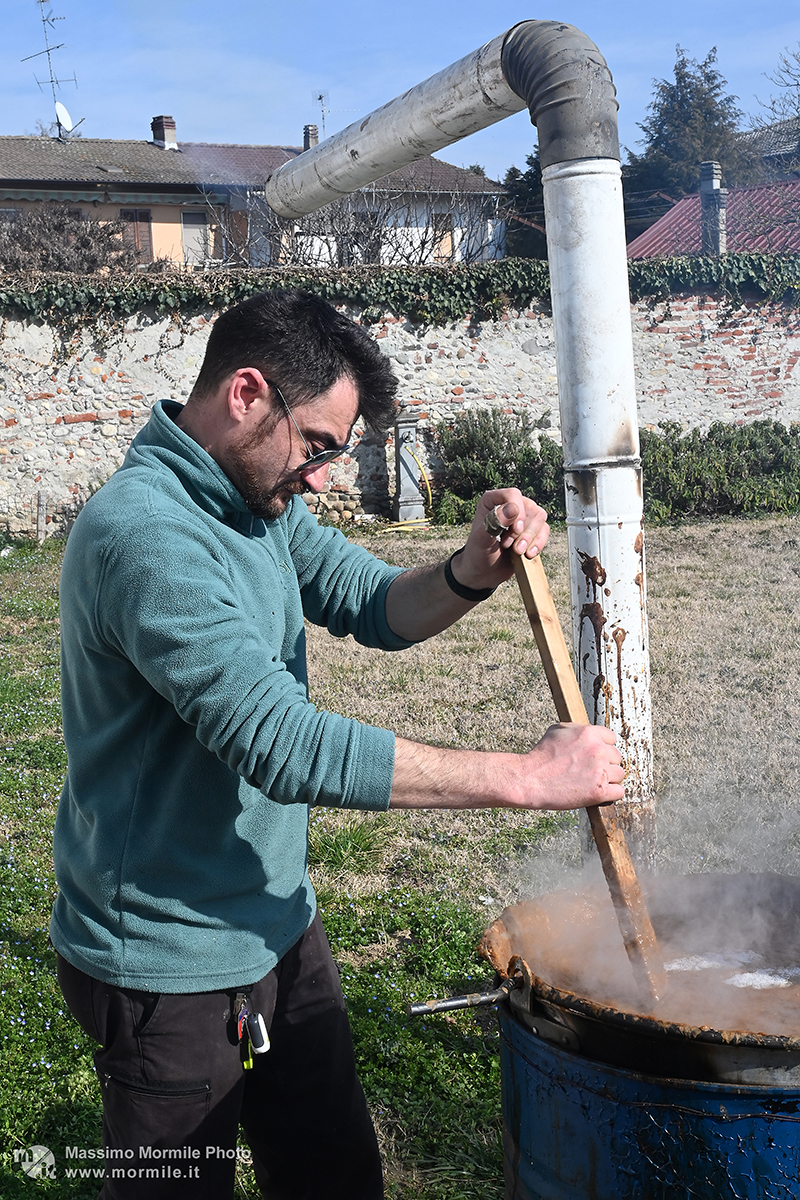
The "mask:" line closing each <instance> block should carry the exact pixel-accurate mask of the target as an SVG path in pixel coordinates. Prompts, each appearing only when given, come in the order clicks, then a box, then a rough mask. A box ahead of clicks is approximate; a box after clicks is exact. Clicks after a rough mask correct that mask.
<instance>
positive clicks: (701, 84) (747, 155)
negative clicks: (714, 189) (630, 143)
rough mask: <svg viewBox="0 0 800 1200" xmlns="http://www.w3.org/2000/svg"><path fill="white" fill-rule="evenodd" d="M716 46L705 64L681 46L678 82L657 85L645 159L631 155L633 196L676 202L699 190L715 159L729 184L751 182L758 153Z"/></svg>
mask: <svg viewBox="0 0 800 1200" xmlns="http://www.w3.org/2000/svg"><path fill="white" fill-rule="evenodd" d="M716 61H717V51H716V47H714V48H713V49H712V50H710V51H709V53H708V54H707V55H706V57H705V58H704V59H703V61H702V62H700V63H699V62H697V60H696V59H694V58H689V57H688V55H687V53H686V51H685V50H682V49H681V47H680V46H678V47H676V59H675V77H674V79H672V80H668V79H657V80H654V89H655V90H654V95H653V99H652V101H651V103H650V105H649V106H648V113H649V116H648V117H647V119H646V120H645V121H643V122H642V123H641V124H640V126H639V128H640V129H641V130H642V132H643V133H644V135H645V137H644V139H643V142H641V143H640V144H641V145H644V147H645V149H644V153H643V154H633V153H632V152H631V151H628V161H627V163H626V165H625V167H624V168H623V177H624V180H625V187H626V191H627V192H666V193H667V194H668V195H669V196H671V197H672V199H674V200H678V199H679V198H680V197H681V196H686V195H688V194H690V193H692V192H696V191H697V190H698V188H699V174H700V163H701V162H708V161H709V160H711V159H715V160H716V161H717V162H718V163H720V165H721V166H722V173H723V183H724V184H725V185H727V186H736V185H738V184H744V183H747V182H749V179H750V177H751V175H752V173H753V163H752V152H751V151H750V150H749V148H748V145H747V143H746V142H745V141H744V140H743V139H742V138H741V136H740V134H739V123H740V121H741V119H742V116H743V114H742V112H741V110H740V109H739V108H737V106H736V100H737V97H736V96H730V95H727V94H726V92H725V88H726V87H727V81H726V80H725V79H724V78H723V76H722V75H721V74H720V72H719V71H718V70H717V68H716V65H715V64H716Z"/></svg>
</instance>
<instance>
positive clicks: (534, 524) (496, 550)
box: [451, 488, 550, 588]
mask: <svg viewBox="0 0 800 1200" xmlns="http://www.w3.org/2000/svg"><path fill="white" fill-rule="evenodd" d="M493 510H496V511H497V520H498V522H499V524H500V525H502V526H504V527H505V528H506V530H507V532H506V533H504V534H503V535H502V536H501V537H499V538H498V537H495V536H494V535H493V534H491V533H487V531H486V518H487V516H488V515H489V513H490V512H492V511H493ZM549 536H550V526H549V525H548V524H547V513H546V512H545V510H544V509H543V508H541V507H540V506H539V505H538V504H537V503H536V502H535V501H534V500H530V499H528V497H527V496H523V494H522V492H521V491H519V489H518V488H497V489H495V490H494V491H491V492H484V494H483V495H482V496H481V498H480V500H479V501H478V507H477V509H476V510H475V518H474V520H473V522H472V527H471V529H470V531H469V537H468V538H467V544H466V546H465V547H464V549H463V551H462V553H461V554H459V555H458V557H457V558H456V559H455V560H454V561H453V563H452V564H451V565H452V570H453V574H454V576H455V577H456V579H457V580H458V582H459V583H462V584H463V585H464V586H465V587H469V588H487V587H497V585H498V584H499V583H503V582H504V581H505V580H506V579H510V578H511V576H512V575H513V574H514V566H513V559H512V557H511V555H512V554H520V555H522V554H524V555H526V557H528V558H535V557H536V555H537V554H540V553H541V552H542V550H543V549H544V547H545V546H546V544H547V539H548V537H549Z"/></svg>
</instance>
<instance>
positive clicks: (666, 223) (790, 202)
mask: <svg viewBox="0 0 800 1200" xmlns="http://www.w3.org/2000/svg"><path fill="white" fill-rule="evenodd" d="M726 231H727V246H728V251H729V252H730V253H736V252H740V251H755V250H762V251H783V252H785V253H791V254H796V253H800V179H787V180H783V181H781V182H780V183H767V184H761V185H760V186H758V187H750V188H731V190H730V191H729V192H728V206H727V217H726ZM701 250H702V236H701V228H700V196H699V195H695V196H684V198H683V200H679V201H678V203H677V204H676V205H675V207H674V208H671V209H670V210H669V212H668V213H665V214H664V216H663V217H661V218H659V220H658V221H656V222H655V224H654V225H651V226H650V228H649V229H646V230H645V232H644V233H641V234H639V236H638V237H637V238H634V240H633V241H632V242H631V243H630V244H629V246H628V257H629V258H673V257H676V256H677V255H681V254H700V253H701Z"/></svg>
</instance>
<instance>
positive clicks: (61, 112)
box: [56, 100, 74, 133]
mask: <svg viewBox="0 0 800 1200" xmlns="http://www.w3.org/2000/svg"><path fill="white" fill-rule="evenodd" d="M56 120H57V121H58V123H59V125H60V126H61V128H62V129H63V130H65V132H66V133H71V132H72V129H73V128H74V126H73V124H72V117H71V116H70V115H69V113H68V112H67V110H66V109H65V108H64V105H63V104H62V103H61V101H60V100H56Z"/></svg>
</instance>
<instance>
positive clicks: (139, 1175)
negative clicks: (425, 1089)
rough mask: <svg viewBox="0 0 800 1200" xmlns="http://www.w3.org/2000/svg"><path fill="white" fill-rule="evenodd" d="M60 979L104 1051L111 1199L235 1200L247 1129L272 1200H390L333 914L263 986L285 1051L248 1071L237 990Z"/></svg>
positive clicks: (274, 1034)
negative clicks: (333, 938) (166, 989)
mask: <svg viewBox="0 0 800 1200" xmlns="http://www.w3.org/2000/svg"><path fill="white" fill-rule="evenodd" d="M58 978H59V983H60V985H61V990H62V992H63V994H64V998H65V1000H66V1002H67V1005H68V1006H69V1008H70V1010H71V1012H72V1013H73V1015H74V1016H75V1018H76V1020H77V1021H78V1023H79V1024H80V1025H81V1027H82V1028H83V1029H84V1030H85V1032H86V1033H87V1034H89V1036H90V1037H92V1038H94V1039H95V1041H98V1042H100V1045H101V1048H100V1049H99V1050H98V1051H97V1052H96V1054H95V1065H96V1068H97V1074H98V1077H99V1079H100V1085H101V1088H102V1096H103V1146H104V1149H105V1178H104V1182H103V1187H102V1190H101V1192H100V1200H144V1198H145V1197H146V1200H168V1198H169V1200H181V1198H185V1200H229V1197H231V1196H232V1194H233V1180H234V1171H235V1166H236V1154H237V1151H236V1141H237V1133H238V1127H239V1124H240V1123H241V1125H242V1128H243V1130H244V1135H245V1138H246V1140H247V1144H248V1146H249V1148H250V1152H251V1154H252V1160H253V1165H254V1168H255V1173H256V1179H257V1180H258V1183H259V1186H260V1188H261V1190H262V1193H263V1195H264V1196H265V1197H268V1198H269V1200H290V1198H291V1200H312V1197H313V1198H314V1200H319V1197H323V1196H324V1197H325V1200H380V1198H381V1197H382V1196H383V1182H382V1172H381V1164H380V1158H379V1155H378V1148H377V1142H376V1139H375V1133H374V1130H373V1127H372V1122H371V1120H370V1117H369V1113H368V1111H367V1106H366V1102H365V1099H364V1093H363V1091H362V1089H361V1084H360V1083H359V1080H358V1077H357V1075H356V1069H355V1061H354V1057H353V1046H352V1039H351V1034H350V1026H349V1022H348V1020H347V1015H346V1013H345V1009H344V1000H343V997H342V991H341V987H340V984H339V975H338V971H337V970H336V965H335V963H334V961H333V958H332V956H331V952H330V948H329V946H328V940H327V938H326V937H325V933H324V930H323V928H322V924H321V922H320V919H319V917H316V918H315V920H314V921H313V923H312V924H311V926H310V928H309V929H308V931H307V932H306V933H305V934H304V936H303V937H302V938H301V939H300V941H299V942H298V943H297V944H296V945H295V946H294V947H293V948H292V949H291V950H290V951H289V952H288V953H287V954H286V955H284V957H283V958H282V959H281V961H280V962H279V963H278V965H277V967H276V968H275V969H274V970H273V971H271V972H270V973H269V975H266V976H265V977H264V978H263V979H262V980H261V981H260V982H259V983H257V984H255V986H254V987H253V989H252V992H251V1008H254V1009H256V1010H258V1011H259V1012H261V1013H262V1015H263V1017H264V1020H265V1022H266V1025H267V1028H268V1030H269V1035H270V1042H271V1046H270V1049H269V1050H268V1051H267V1053H266V1054H261V1055H256V1056H254V1065H253V1069H252V1070H248V1071H245V1070H243V1069H242V1065H241V1061H240V1056H239V1046H238V1039H237V1035H236V1017H235V1013H234V1011H233V1010H234V998H235V991H230V992H228V991H225V992H202V993H198V994H189V995H167V994H163V995H158V994H154V993H151V992H142V991H136V990H133V989H130V988H119V987H115V986H113V985H111V984H105V983H101V982H100V981H98V980H96V979H93V978H91V977H90V976H88V975H85V974H84V973H83V972H81V971H79V970H77V969H76V968H75V967H73V966H71V965H70V963H68V962H67V961H66V960H65V959H63V958H62V957H61V956H59V962H58ZM247 982H248V981H246V980H244V981H243V983H247ZM240 1153H241V1152H240Z"/></svg>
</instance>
